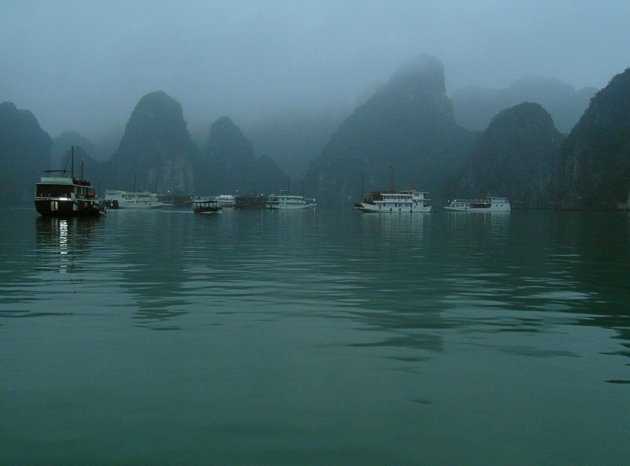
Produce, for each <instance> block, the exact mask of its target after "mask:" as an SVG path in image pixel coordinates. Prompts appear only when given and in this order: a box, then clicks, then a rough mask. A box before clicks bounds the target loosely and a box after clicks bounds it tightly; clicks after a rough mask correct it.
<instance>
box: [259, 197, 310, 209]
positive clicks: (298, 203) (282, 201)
mask: <svg viewBox="0 0 630 466" xmlns="http://www.w3.org/2000/svg"><path fill="white" fill-rule="evenodd" d="M315 206H317V202H316V201H315V199H309V198H305V197H304V196H296V195H291V194H270V195H269V197H268V198H267V209H279V210H290V209H306V208H309V207H315Z"/></svg>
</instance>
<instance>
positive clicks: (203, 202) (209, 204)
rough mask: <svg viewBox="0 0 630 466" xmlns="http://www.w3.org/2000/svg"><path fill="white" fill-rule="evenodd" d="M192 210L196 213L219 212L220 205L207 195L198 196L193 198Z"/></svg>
mask: <svg viewBox="0 0 630 466" xmlns="http://www.w3.org/2000/svg"><path fill="white" fill-rule="evenodd" d="M192 205H193V212H194V213H196V214H218V213H220V212H221V206H219V204H218V202H217V200H216V199H213V198H208V197H204V198H202V197H198V198H196V199H193V201H192Z"/></svg>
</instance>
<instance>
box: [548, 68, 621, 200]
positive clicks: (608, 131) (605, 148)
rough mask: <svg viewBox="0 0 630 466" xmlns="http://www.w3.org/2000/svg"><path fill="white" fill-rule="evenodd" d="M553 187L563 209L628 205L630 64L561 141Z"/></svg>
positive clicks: (599, 94) (597, 96)
mask: <svg viewBox="0 0 630 466" xmlns="http://www.w3.org/2000/svg"><path fill="white" fill-rule="evenodd" d="M551 192H552V193H553V194H554V195H555V204H556V205H559V206H561V207H565V208H589V209H599V208H601V209H618V208H622V209H629V208H630V68H628V69H626V70H625V71H624V72H623V73H621V74H618V75H617V76H615V77H614V78H613V79H612V80H611V81H610V83H609V84H608V85H607V86H606V87H605V88H604V89H602V90H601V91H599V92H598V93H597V94H596V96H595V97H594V98H593V100H592V101H591V104H590V106H589V107H588V109H587V110H586V112H585V113H584V115H583V116H582V118H581V119H580V121H579V122H578V124H577V125H576V126H575V128H573V131H572V132H571V134H570V135H569V136H568V137H567V139H566V141H565V142H564V143H563V145H562V147H561V149H560V152H559V156H558V165H557V171H556V175H555V176H554V179H553V183H552V186H551Z"/></svg>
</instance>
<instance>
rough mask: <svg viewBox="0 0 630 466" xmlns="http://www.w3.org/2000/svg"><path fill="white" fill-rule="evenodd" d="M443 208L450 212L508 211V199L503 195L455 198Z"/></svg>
mask: <svg viewBox="0 0 630 466" xmlns="http://www.w3.org/2000/svg"><path fill="white" fill-rule="evenodd" d="M444 210H448V211H451V212H509V211H510V201H509V200H508V199H507V198H505V197H488V198H484V199H455V200H454V201H452V202H451V203H450V204H449V205H447V206H446V207H444Z"/></svg>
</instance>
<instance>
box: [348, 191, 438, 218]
mask: <svg viewBox="0 0 630 466" xmlns="http://www.w3.org/2000/svg"><path fill="white" fill-rule="evenodd" d="M357 207H358V209H359V210H361V211H363V212H376V213H383V214H388V213H429V212H431V208H432V207H431V199H430V198H429V193H427V192H422V191H415V190H406V191H387V192H375V193H372V194H371V195H370V197H369V198H368V199H365V200H363V202H360V203H359V205H357Z"/></svg>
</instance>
